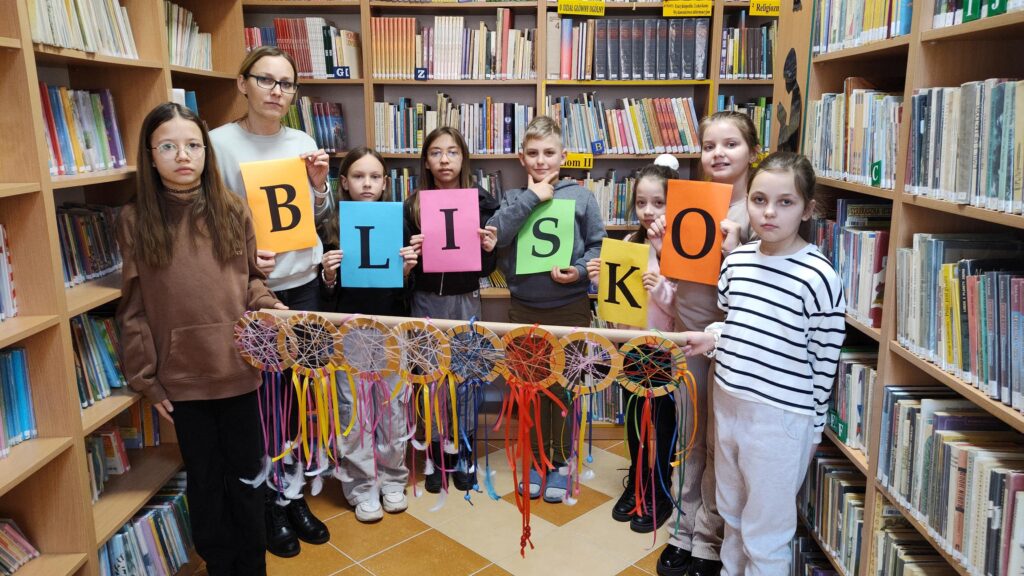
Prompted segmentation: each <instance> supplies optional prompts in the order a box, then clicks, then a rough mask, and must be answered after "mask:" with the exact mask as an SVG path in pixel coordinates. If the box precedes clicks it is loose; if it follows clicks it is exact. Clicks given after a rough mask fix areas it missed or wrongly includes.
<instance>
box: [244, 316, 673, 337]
mask: <svg viewBox="0 0 1024 576" xmlns="http://www.w3.org/2000/svg"><path fill="white" fill-rule="evenodd" d="M262 312H267V313H268V314H273V315H274V316H277V317H279V318H288V317H290V316H293V315H295V314H300V313H302V312H300V311H296V310H272V309H270V308H265V309H263V310H262ZM312 314H317V315H318V316H323V317H324V318H325V319H326V320H327V321H328V322H331V323H332V324H335V325H341V324H344V323H345V321H346V320H348V319H350V318H355V317H356V316H363V315H362V314H338V313H333V312H312ZM370 318H374V319H375V320H378V321H380V322H381V323H382V324H385V325H386V326H388V327H390V328H394V327H395V326H397V325H398V324H400V323H402V322H405V321H407V320H422V318H404V317H402V316H370ZM430 323H431V324H433V325H434V326H436V327H438V328H439V329H441V330H448V329H449V328H452V327H454V326H463V325H465V324H468V323H469V322H467V321H465V320H442V319H440V318H431V319H430ZM476 323H477V324H479V325H481V326H483V327H484V328H489V329H490V330H492V331H493V332H494V333H495V334H497V335H498V336H504V335H505V334H506V333H508V332H509V331H510V330H512V329H514V328H520V327H521V326H523V324H510V323H508V322H485V321H477V322H476ZM540 327H541V328H543V329H545V330H547V331H548V332H550V333H552V334H553V335H554V336H555V337H556V338H561V337H562V336H565V335H566V334H570V333H572V332H579V331H581V330H586V331H587V332H593V333H595V334H599V335H601V336H604V337H605V338H607V339H609V340H611V341H612V342H616V343H621V342H625V341H627V340H630V339H632V338H636V337H637V336H661V337H662V338H665V339H667V340H669V341H671V342H674V343H675V344H677V345H679V346H684V345H686V336H685V333H683V332H654V331H651V330H622V329H618V328H576V327H573V326H548V325H546V324H541V325H540Z"/></svg>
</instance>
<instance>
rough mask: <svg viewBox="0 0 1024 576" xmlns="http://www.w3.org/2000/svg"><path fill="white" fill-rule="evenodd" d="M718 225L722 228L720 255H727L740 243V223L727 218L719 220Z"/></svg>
mask: <svg viewBox="0 0 1024 576" xmlns="http://www.w3.org/2000/svg"><path fill="white" fill-rule="evenodd" d="M718 225H719V226H720V227H721V228H722V255H723V256H728V255H729V253H730V252H732V251H733V250H735V249H736V247H737V246H739V245H740V225H739V223H738V222H733V221H732V220H729V219H728V218H726V219H725V220H722V221H721V222H719V223H718Z"/></svg>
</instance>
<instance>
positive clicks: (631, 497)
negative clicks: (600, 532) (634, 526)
mask: <svg viewBox="0 0 1024 576" xmlns="http://www.w3.org/2000/svg"><path fill="white" fill-rule="evenodd" d="M634 508H636V488H635V487H634V485H633V483H632V482H628V481H627V482H626V488H625V489H624V490H623V491H622V496H619V500H618V502H616V503H615V506H614V507H613V508H612V518H614V519H615V520H616V521H618V522H629V521H630V520H632V519H633V509H634Z"/></svg>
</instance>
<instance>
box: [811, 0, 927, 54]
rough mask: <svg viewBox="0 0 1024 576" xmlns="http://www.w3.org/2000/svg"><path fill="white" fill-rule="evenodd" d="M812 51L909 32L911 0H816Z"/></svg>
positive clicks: (911, 9)
mask: <svg viewBox="0 0 1024 576" xmlns="http://www.w3.org/2000/svg"><path fill="white" fill-rule="evenodd" d="M814 4H815V5H814V11H813V19H812V22H811V52H812V54H815V55H817V54H826V53H828V52H835V51H837V50H843V49H845V48H853V47H855V46H862V45H864V44H868V43H871V42H878V41H880V40H885V39H886V38H895V37H897V36H905V35H907V34H910V24H911V21H912V18H913V4H914V3H913V1H912V0H815V2H814Z"/></svg>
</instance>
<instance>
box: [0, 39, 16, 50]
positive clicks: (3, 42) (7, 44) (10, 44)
mask: <svg viewBox="0 0 1024 576" xmlns="http://www.w3.org/2000/svg"><path fill="white" fill-rule="evenodd" d="M0 48H13V49H15V50H20V49H21V40H18V39H17V38H11V37H9V36H0Z"/></svg>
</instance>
